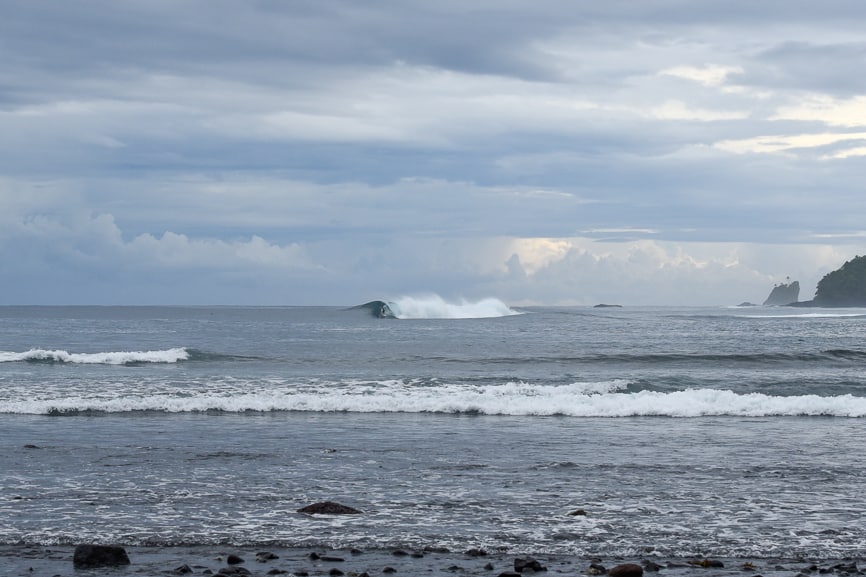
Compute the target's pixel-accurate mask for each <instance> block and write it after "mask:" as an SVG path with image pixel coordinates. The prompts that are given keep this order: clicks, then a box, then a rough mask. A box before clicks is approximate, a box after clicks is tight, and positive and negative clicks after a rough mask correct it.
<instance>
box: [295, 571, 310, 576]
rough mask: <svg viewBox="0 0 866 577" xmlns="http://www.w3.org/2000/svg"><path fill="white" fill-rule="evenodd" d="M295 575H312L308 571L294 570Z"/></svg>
mask: <svg viewBox="0 0 866 577" xmlns="http://www.w3.org/2000/svg"><path fill="white" fill-rule="evenodd" d="M293 573H294V574H295V577H310V574H309V573H308V572H307V571H293Z"/></svg>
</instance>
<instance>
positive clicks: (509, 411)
mask: <svg viewBox="0 0 866 577" xmlns="http://www.w3.org/2000/svg"><path fill="white" fill-rule="evenodd" d="M147 411H156V412H165V413H203V412H211V411H214V412H220V413H247V412H258V413H272V412H291V411H298V412H321V413H331V412H344V413H441V414H466V415H500V416H524V417H534V416H542V417H547V416H561V417H608V418H615V417H650V416H652V417H728V416H733V417H783V416H834V417H854V418H864V417H866V397H858V396H853V395H850V394H846V395H838V396H819V395H814V394H807V395H794V396H777V395H768V394H765V393H746V394H743V393H736V392H734V391H730V390H724V389H711V388H705V389H687V390H680V391H671V392H660V391H651V390H646V389H643V388H641V387H640V386H639V385H638V384H637V383H635V382H633V381H629V380H620V379H617V380H610V381H598V382H577V383H571V384H568V385H556V386H550V385H538V384H533V383H525V382H508V383H501V384H487V385H466V384H444V383H438V382H428V383H425V382H419V381H417V380H413V379H409V380H402V379H398V380H385V381H333V382H319V381H316V382H306V383H298V382H289V381H286V382H282V383H274V382H273V381H270V380H269V381H267V382H263V381H235V380H233V379H227V380H222V381H221V380H219V379H213V378H212V377H211V378H208V379H207V382H206V386H204V385H202V386H195V387H192V386H189V385H188V384H187V385H173V384H170V383H140V384H139V386H138V388H137V389H136V390H135V391H134V392H131V391H130V390H129V389H128V388H126V387H124V386H122V385H117V386H116V388H113V387H112V386H111V385H107V384H103V385H102V386H99V387H97V388H96V389H90V388H75V387H70V389H69V390H67V391H64V393H63V394H60V395H58V394H56V393H55V394H52V395H41V394H40V395H34V391H32V390H26V391H25V390H21V391H18V393H17V394H15V395H13V397H12V398H7V399H0V413H13V414H51V415H80V414H90V413H92V412H97V413H131V412H147Z"/></svg>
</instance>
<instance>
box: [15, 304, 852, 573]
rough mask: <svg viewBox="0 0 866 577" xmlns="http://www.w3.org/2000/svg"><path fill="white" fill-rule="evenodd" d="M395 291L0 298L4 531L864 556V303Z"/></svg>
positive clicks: (165, 541) (250, 542) (44, 537)
mask: <svg viewBox="0 0 866 577" xmlns="http://www.w3.org/2000/svg"><path fill="white" fill-rule="evenodd" d="M391 304H392V305H393V306H392V308H393V309H394V311H395V313H396V314H397V315H398V316H401V317H403V318H397V319H381V318H376V317H374V316H373V315H371V314H369V313H370V311H369V310H366V309H347V308H341V307H263V308H256V307H0V464H2V467H0V545H11V544H15V543H29V544H43V545H57V544H65V545H68V544H75V543H80V542H105V543H116V544H125V545H155V546H163V545H191V546H194V545H209V544H235V545H244V546H266V545H272V546H285V547H295V546H297V547H308V546H309V547H312V546H316V547H335V548H350V547H357V548H365V549H369V548H382V549H388V548H396V547H403V548H423V547H444V548H450V549H452V550H465V549H467V548H469V547H479V548H487V549H490V550H496V551H509V552H515V553H535V554H540V553H562V554H576V555H585V556H596V555H597V556H606V557H612V556H613V557H627V556H630V555H638V554H640V555H660V556H666V557H690V556H696V555H704V556H711V555H715V556H724V557H749V558H755V557H758V558H771V557H772V558H813V559H814V558H818V559H820V558H843V557H857V556H860V557H862V556H864V555H866V525H864V523H863V522H862V519H863V518H864V513H866V501H864V499H863V495H864V487H866V458H864V456H863V448H864V438H866V435H864V432H866V431H864V427H866V344H864V343H866V340H864V338H866V310H862V309H793V308H785V307H781V308H765V307H744V308H737V307H714V308H673V307H667V308H631V307H624V308H604V309H600V308H588V307H563V308H528V309H515V308H509V307H507V306H505V305H504V304H503V303H500V302H498V301H495V302H494V301H485V302H483V303H450V304H449V303H443V302H441V301H436V300H433V301H426V302H425V301H423V300H419V299H415V300H413V301H403V302H400V301H398V302H394V303H391ZM401 305H402V306H401ZM444 317H447V318H444ZM324 500H332V501H337V502H340V503H343V504H345V505H350V506H352V507H355V508H357V509H360V510H361V511H362V514H360V515H349V516H310V515H304V514H301V513H298V512H297V509H299V508H300V507H303V506H305V505H308V504H310V503H313V502H318V501H324Z"/></svg>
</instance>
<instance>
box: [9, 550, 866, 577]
mask: <svg viewBox="0 0 866 577" xmlns="http://www.w3.org/2000/svg"><path fill="white" fill-rule="evenodd" d="M124 549H125V550H126V552H127V554H128V556H129V558H130V565H125V566H121V567H106V568H95V569H76V568H75V567H74V566H73V562H72V558H73V552H74V550H75V547H74V546H72V545H68V546H67V545H57V546H46V545H0V566H2V567H3V575H4V577H17V576H25V575H26V576H48V577H51V576H53V577H73V576H77V577H81V576H82V575H119V574H128V575H136V576H143V577H147V576H154V577H156V576H163V577H164V576H165V575H211V576H217V575H220V574H221V573H222V574H223V575H252V576H259V575H261V576H264V575H294V576H296V577H320V576H328V577H340V576H346V577H364V576H365V575H366V576H368V577H376V576H381V575H393V576H394V577H401V576H407V577H410V576H411V577H415V576H417V575H432V576H443V577H445V576H451V577H453V576H458V577H459V576H479V577H500V576H502V575H509V574H510V577H515V576H518V575H520V574H521V573H518V572H516V571H515V569H516V567H515V559H524V560H526V559H531V560H535V561H537V562H538V563H539V564H540V566H539V565H536V568H537V569H538V570H537V571H536V570H533V569H531V568H527V569H524V570H522V575H533V574H536V573H538V574H544V575H551V576H553V575H599V574H603V573H601V569H600V568H599V566H600V567H603V568H604V569H607V570H610V569H612V568H613V567H615V566H617V565H621V564H637V565H640V566H641V567H643V568H644V571H643V574H644V575H645V576H653V575H657V576H659V577H686V576H689V577H691V576H695V575H701V576H704V577H716V576H728V575H738V576H745V577H757V576H761V577H773V576H776V577H781V576H786V577H791V576H798V575H799V576H808V575H812V574H814V575H819V574H829V575H862V574H864V573H866V571H864V570H863V569H861V568H860V565H862V566H864V569H866V559H859V558H857V559H853V558H851V559H820V560H817V559H816V560H809V559H755V558H752V559H745V558H724V557H719V558H709V559H706V558H662V557H655V556H653V555H652V554H651V553H650V554H646V555H644V556H637V557H631V558H585V557H581V556H576V555H570V554H538V555H531V554H515V553H507V552H499V551H497V552H486V551H483V550H477V549H475V550H469V551H466V552H455V551H450V552H449V551H444V550H436V549H434V550H424V551H415V550H365V551H360V550H326V549H317V548H307V547H303V548H295V547H262V548H251V547H233V546H228V545H226V546H219V545H192V546H189V545H178V546H161V547H149V546H129V547H124ZM263 553H264V554H265V555H263ZM230 555H231V556H236V557H237V558H239V559H241V560H242V561H241V562H236V561H237V559H234V558H233V559H231V561H233V563H231V564H230V563H229V561H230V559H229V556H230ZM227 568H228V569H229V571H228V572H225V570H226V569H227Z"/></svg>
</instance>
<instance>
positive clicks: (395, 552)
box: [391, 549, 408, 557]
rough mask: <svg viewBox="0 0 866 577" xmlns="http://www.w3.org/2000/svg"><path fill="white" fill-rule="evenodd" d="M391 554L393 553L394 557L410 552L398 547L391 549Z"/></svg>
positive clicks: (403, 555)
mask: <svg viewBox="0 0 866 577" xmlns="http://www.w3.org/2000/svg"><path fill="white" fill-rule="evenodd" d="M391 555H393V556H394V557H405V556H407V555H408V553H406V552H405V551H403V550H402V549H397V550H395V551H391Z"/></svg>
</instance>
